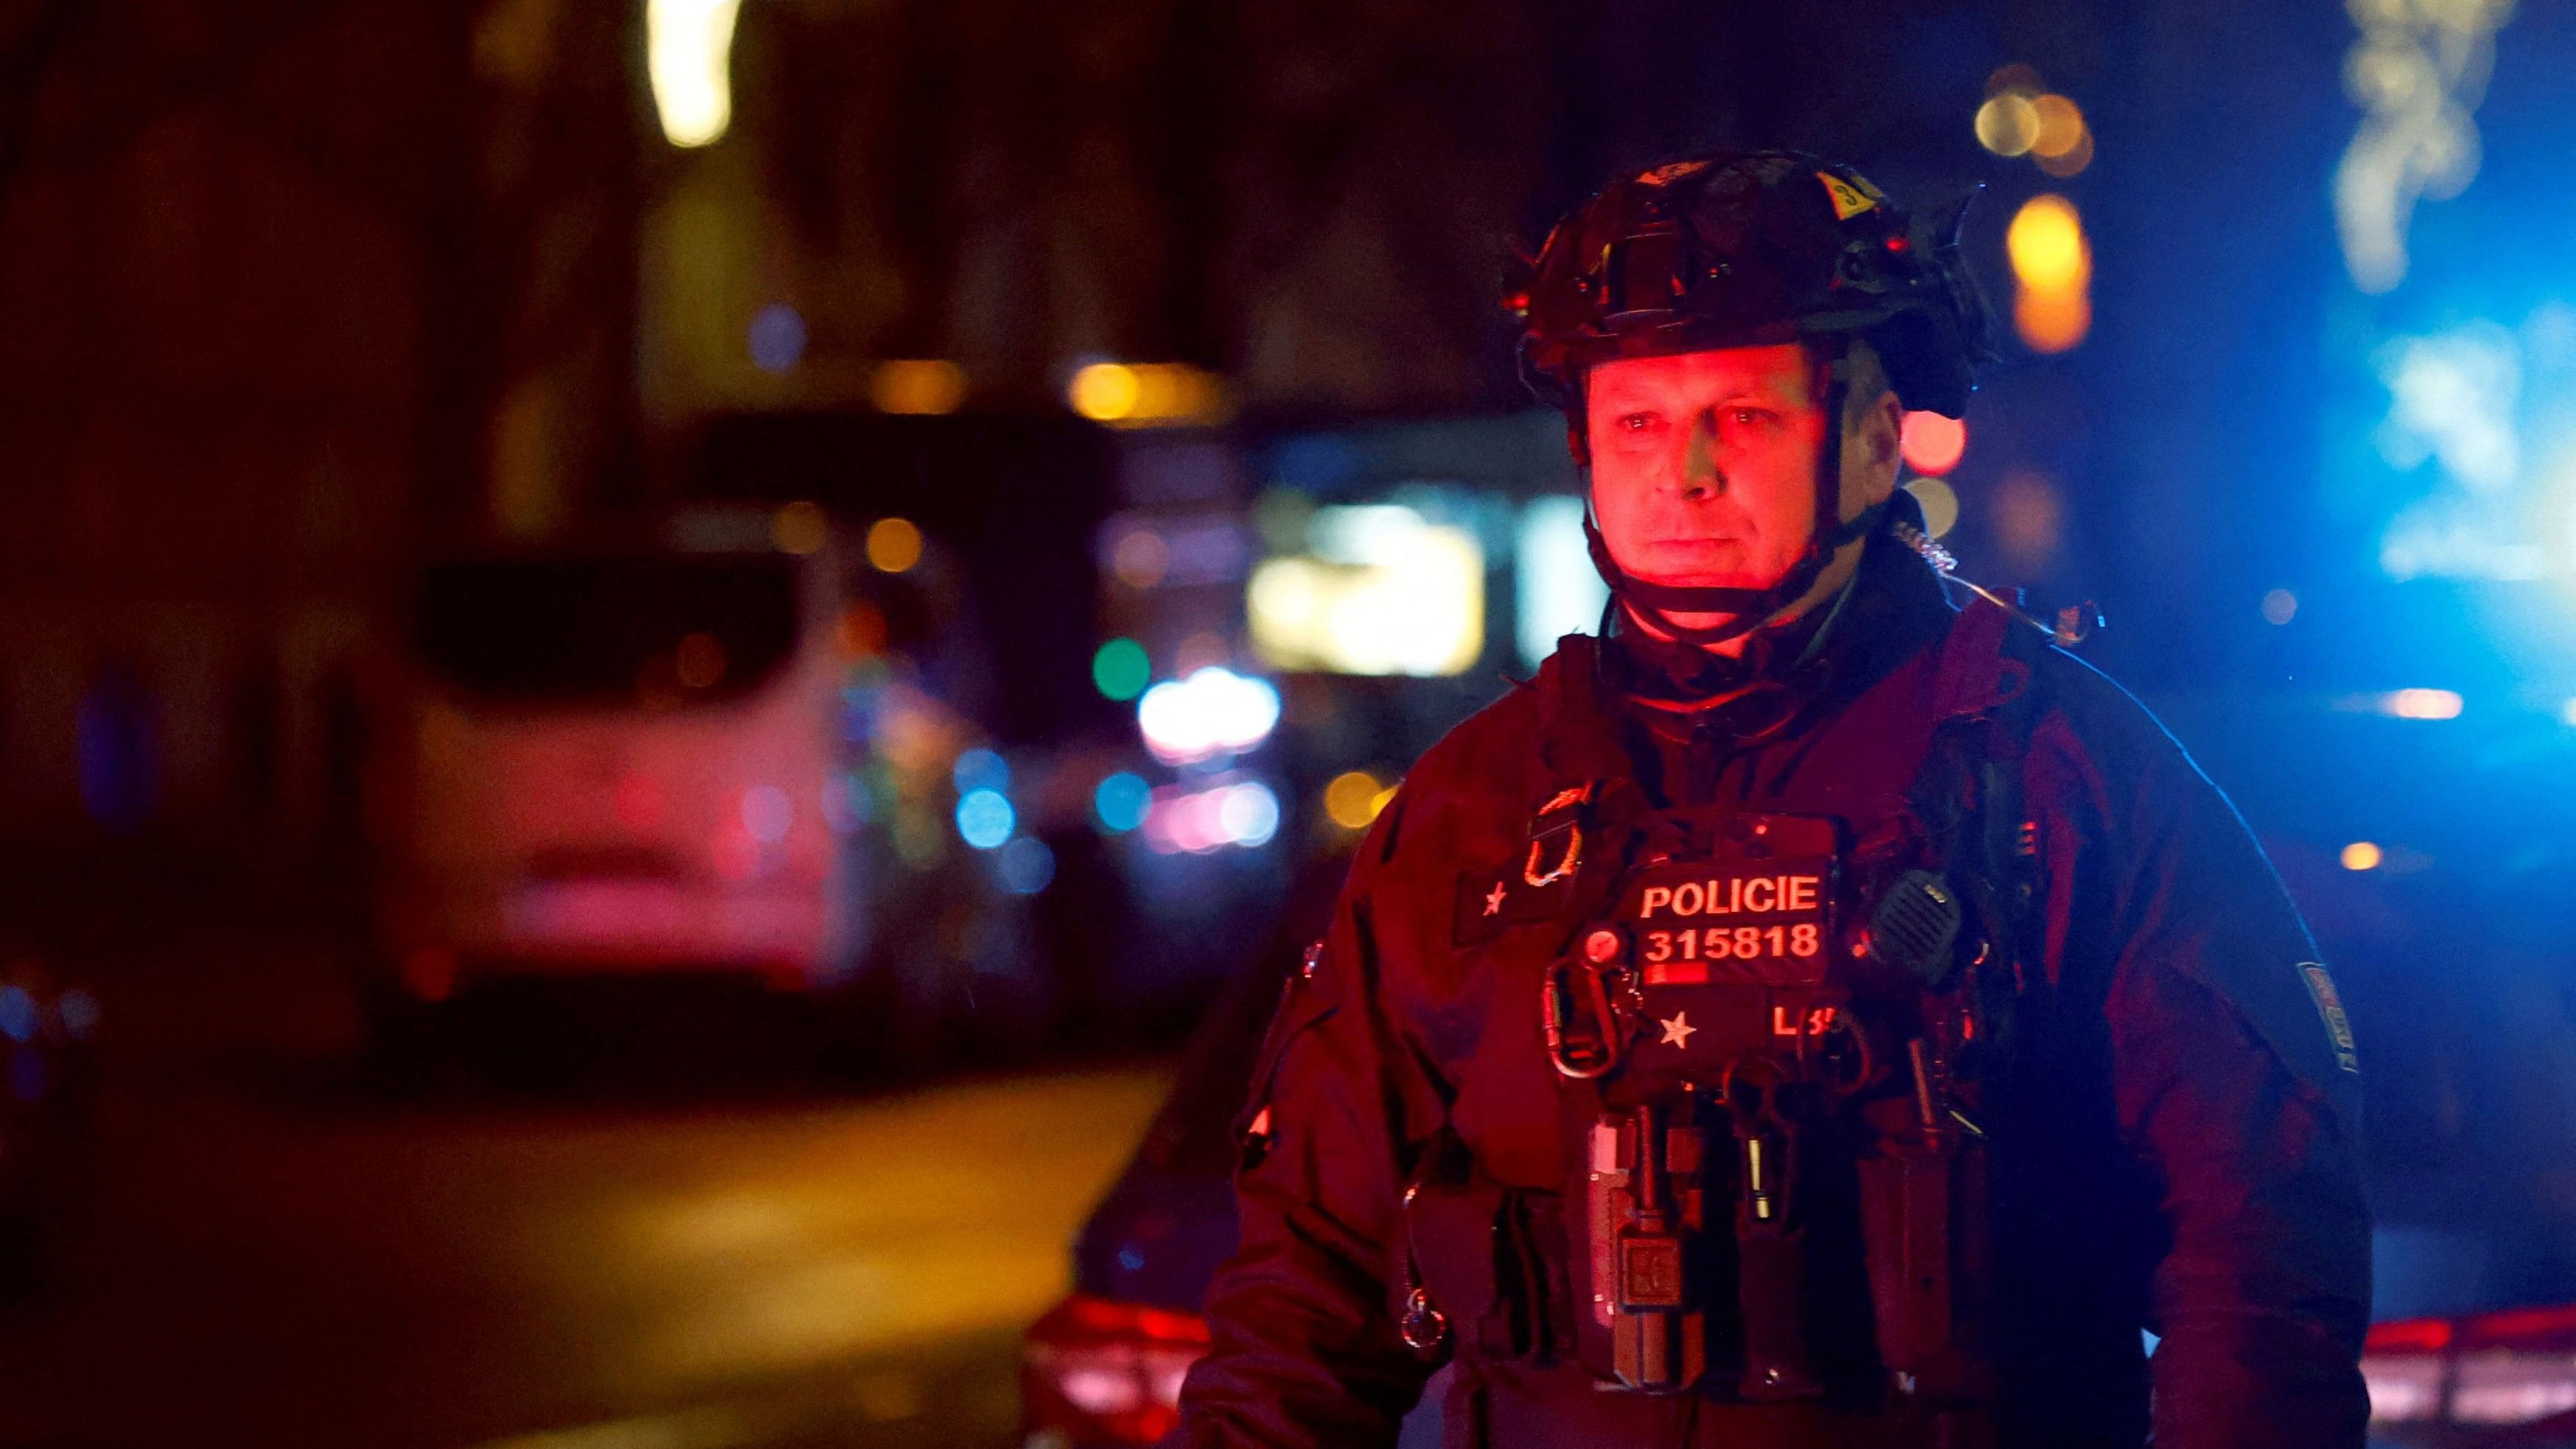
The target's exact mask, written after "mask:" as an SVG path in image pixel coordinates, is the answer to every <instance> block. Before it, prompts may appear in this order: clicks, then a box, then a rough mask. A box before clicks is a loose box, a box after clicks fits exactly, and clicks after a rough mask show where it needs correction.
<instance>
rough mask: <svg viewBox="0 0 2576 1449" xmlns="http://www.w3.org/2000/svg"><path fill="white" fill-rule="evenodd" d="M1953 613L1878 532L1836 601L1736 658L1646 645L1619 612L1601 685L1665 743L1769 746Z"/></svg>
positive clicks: (1763, 634) (1909, 559)
mask: <svg viewBox="0 0 2576 1449" xmlns="http://www.w3.org/2000/svg"><path fill="white" fill-rule="evenodd" d="M1951 612H1952V611H1951V608H1950V604H1949V600H1948V598H1947V596H1946V595H1944V593H1943V592H1942V589H1941V581H1940V578H1939V576H1938V575H1936V574H1935V573H1934V572H1933V571H1932V567H1931V565H1929V564H1927V563H1925V562H1924V561H1923V559H1922V557H1921V556H1920V555H1918V554H1916V553H1915V552H1914V551H1913V550H1912V549H1910V548H1907V547H1906V546H1905V545H1904V544H1903V543H1901V542H1900V541H1898V540H1897V539H1895V538H1893V537H1891V536H1889V535H1887V534H1885V533H1880V534H1876V535H1873V536H1872V537H1871V538H1870V540H1869V543H1868V546H1867V547H1866V548H1865V549H1864V550H1863V551H1862V553H1861V560H1860V566H1859V567H1858V568H1857V569H1855V570H1854V571H1853V573H1852V578H1851V581H1850V582H1849V583H1848V584H1846V585H1845V586H1844V589H1843V591H1842V593H1840V594H1838V595H1836V596H1835V597H1834V598H1833V599H1832V600H1830V601H1828V602H1826V603H1825V604H1823V605H1821V606H1820V607H1818V608H1815V609H1811V610H1809V611H1808V612H1807V613H1805V614H1802V615H1800V616H1799V617H1797V618H1795V619H1790V620H1787V621H1785V622H1782V623H1780V624H1775V625H1772V626H1770V627H1769V628H1766V629H1763V630H1760V631H1758V632H1757V633H1755V634H1753V635H1752V636H1751V637H1750V638H1748V639H1747V640H1746V641H1745V647H1744V653H1743V655H1742V656H1741V657H1740V658H1728V657H1727V656H1724V655H1717V654H1710V653H1709V652H1707V651H1706V650H1703V649H1698V648H1694V647H1692V646H1690V645H1687V644H1681V643H1677V642H1673V641H1667V640H1660V639H1656V638H1653V637H1651V636H1649V635H1648V634H1646V633H1645V631H1643V630H1642V629H1638V628H1636V627H1634V625H1633V623H1632V621H1630V620H1628V618H1627V617H1626V614H1625V611H1624V610H1622V611H1618V613H1617V616H1616V618H1615V621H1614V623H1613V626H1612V633H1611V647H1609V648H1607V649H1605V650H1603V651H1602V656H1603V663H1604V666H1605V673H1606V674H1607V675H1608V678H1607V679H1606V680H1605V683H1607V684H1608V685H1609V687H1610V690H1611V691H1612V692H1613V693H1615V694H1617V695H1619V696H1620V697H1622V698H1623V699H1624V700H1625V701H1626V702H1627V704H1628V705H1629V712H1630V713H1631V714H1633V715H1634V716H1636V717H1637V718H1639V719H1641V720H1642V721H1643V722H1644V723H1645V724H1646V725H1647V726H1648V728H1650V729H1651V730H1653V731H1654V732H1655V733H1656V734H1657V735H1660V736H1662V737H1664V738H1666V739H1669V740H1673V741H1675V742H1685V741H1688V740H1689V739H1691V738H1692V737H1693V736H1694V735H1696V734H1697V733H1699V732H1700V731H1701V730H1702V729H1704V728H1708V727H1714V728H1717V729H1719V730H1721V731H1723V732H1725V733H1727V734H1729V735H1732V736H1735V737H1736V738H1738V739H1741V740H1746V741H1752V740H1758V739H1763V738H1770V737H1774V736H1777V735H1779V734H1782V733H1786V732H1787V731H1788V730H1789V728H1790V727H1791V726H1792V725H1793V724H1794V722H1795V721H1796V720H1797V719H1798V718H1799V717H1801V716H1805V715H1809V714H1812V713H1813V712H1814V709H1815V707H1816V706H1817V705H1818V704H1820V703H1822V702H1825V701H1826V700H1828V698H1829V697H1847V696H1848V695H1850V694H1852V693H1856V692H1858V691H1859V690H1860V689H1863V688H1866V687H1867V686H1868V685H1869V684H1870V683H1871V682H1872V681H1874V680H1876V679H1878V678H1879V677H1881V676H1882V675H1884V674H1886V673H1887V672H1888V671H1889V670H1890V669H1893V668H1895V667H1896V666H1897V665H1898V664H1900V663H1902V662H1903V661H1904V660H1905V659H1906V658H1908V657H1910V656H1911V655H1912V654H1913V653H1914V652H1915V651H1916V650H1917V649H1919V648H1921V647H1922V646H1923V645H1924V644H1925V643H1927V642H1929V641H1930V640H1932V639H1935V638H1938V637H1939V635H1940V633H1941V630H1942V629H1943V628H1944V627H1945V626H1946V625H1947V624H1948V622H1949V619H1950V615H1951Z"/></svg>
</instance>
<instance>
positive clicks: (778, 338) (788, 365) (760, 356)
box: [751, 302, 805, 372]
mask: <svg viewBox="0 0 2576 1449" xmlns="http://www.w3.org/2000/svg"><path fill="white" fill-rule="evenodd" d="M804 360H805V319H804V318H802V317H800V316H798V315H796V309H795V308H793V307H790V306H788V305H787V304H786V303H784V302H772V303H770V304H769V305H768V306H766V307H763V308H761V309H760V312H759V315H757V316H755V317H753V318H752V319H751V363H752V366H754V367H757V368H759V369H760V370H761V371H763V372H786V371H788V370H790V369H792V368H793V367H795V366H796V364H797V363H799V362H802V361H804Z"/></svg>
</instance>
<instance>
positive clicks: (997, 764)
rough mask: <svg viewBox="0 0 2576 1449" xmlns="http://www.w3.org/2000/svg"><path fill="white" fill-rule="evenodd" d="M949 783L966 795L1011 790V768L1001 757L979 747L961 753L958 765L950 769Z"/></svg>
mask: <svg viewBox="0 0 2576 1449" xmlns="http://www.w3.org/2000/svg"><path fill="white" fill-rule="evenodd" d="M948 782H949V783H950V784H952V785H954V786H956V787H957V793H959V794H961V795H964V794H969V793H972V792H974V791H977V790H1008V789H1010V788H1011V766H1010V763H1009V762H1008V761H1006V760H1004V759H1003V758H1002V757H1001V756H1000V755H997V754H995V753H993V752H992V751H991V750H988V749H985V748H983V747H981V746H978V747H976V748H974V749H971V750H964V751H960V752H959V754H958V756H957V763H955V764H953V765H951V766H949V767H948Z"/></svg>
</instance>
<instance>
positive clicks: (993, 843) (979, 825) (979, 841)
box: [957, 790, 1019, 850]
mask: <svg viewBox="0 0 2576 1449" xmlns="http://www.w3.org/2000/svg"><path fill="white" fill-rule="evenodd" d="M1018 824H1019V815H1018V812H1016V811H1014V810H1012V809H1011V802H1010V801H1008V800H1006V799H1004V798H1003V797H1002V793H1001V792H1000V791H999V790H969V791H967V792H966V795H965V798H963V799H961V800H959V801H958V802H957V838H958V839H960V840H963V841H965V842H966V843H967V844H968V845H971V846H973V847H975V848H976V849H977V850H992V849H995V848H996V847H998V846H1000V845H1001V843H1002V842H1003V841H1005V840H1008V839H1010V838H1011V830H1012V828H1013V827H1015V826H1016V825H1018Z"/></svg>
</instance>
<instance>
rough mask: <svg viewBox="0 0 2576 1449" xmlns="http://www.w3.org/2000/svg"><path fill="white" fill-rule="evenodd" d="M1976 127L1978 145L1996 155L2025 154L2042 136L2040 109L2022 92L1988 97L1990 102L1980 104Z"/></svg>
mask: <svg viewBox="0 0 2576 1449" xmlns="http://www.w3.org/2000/svg"><path fill="white" fill-rule="evenodd" d="M1951 114H1952V115H1956V114H1958V113H1957V112H1956V111H1953V112H1951ZM1976 129H1977V144H1978V145H1980V146H1983V147H1985V148H1986V149H1987V150H1989V151H1992V152H1994V153H1995V154H1996V155H1998V156H2019V155H2023V154H2025V153H2027V152H2028V151H2029V150H2030V148H2031V144H2032V143H2033V142H2035V141H2037V140H2038V139H2039V132H2040V119H2039V112H2038V110H2037V108H2035V107H2034V106H2032V105H2031V101H2030V97H2028V96H2026V95H2023V94H2022V93H2021V92H2019V91H2005V92H2003V93H2002V94H2000V95H1993V96H1988V97H1987V98H1986V103H1985V104H1984V105H1982V106H1979V107H1977V121H1976Z"/></svg>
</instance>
